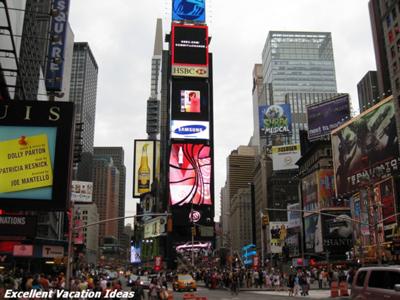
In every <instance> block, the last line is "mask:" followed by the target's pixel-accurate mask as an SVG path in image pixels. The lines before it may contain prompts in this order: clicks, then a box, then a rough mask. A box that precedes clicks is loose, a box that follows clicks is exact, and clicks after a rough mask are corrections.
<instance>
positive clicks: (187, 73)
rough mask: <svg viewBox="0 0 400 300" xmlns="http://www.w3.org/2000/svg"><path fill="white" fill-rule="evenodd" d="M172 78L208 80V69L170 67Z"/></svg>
mask: <svg viewBox="0 0 400 300" xmlns="http://www.w3.org/2000/svg"><path fill="white" fill-rule="evenodd" d="M171 74H172V76H180V77H199V78H208V67H195V66H172V70H171Z"/></svg>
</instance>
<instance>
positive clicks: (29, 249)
mask: <svg viewBox="0 0 400 300" xmlns="http://www.w3.org/2000/svg"><path fill="white" fill-rule="evenodd" d="M13 256H33V245H14V249H13Z"/></svg>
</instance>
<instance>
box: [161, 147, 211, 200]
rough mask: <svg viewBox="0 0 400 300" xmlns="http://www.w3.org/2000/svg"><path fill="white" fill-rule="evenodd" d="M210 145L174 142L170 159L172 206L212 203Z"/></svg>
mask: <svg viewBox="0 0 400 300" xmlns="http://www.w3.org/2000/svg"><path fill="white" fill-rule="evenodd" d="M210 154H211V153H210V146H207V145H203V144H172V146H171V152H170V159H169V190H170V203H171V205H172V206H175V205H178V206H182V205H184V204H195V205H212V204H213V203H212V199H211V194H210V191H211V190H210V182H211V156H210Z"/></svg>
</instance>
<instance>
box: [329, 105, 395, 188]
mask: <svg viewBox="0 0 400 300" xmlns="http://www.w3.org/2000/svg"><path fill="white" fill-rule="evenodd" d="M332 153H333V166H334V170H335V177H336V188H337V189H336V192H337V194H338V195H343V194H347V193H350V192H357V191H358V190H359V189H360V187H361V186H362V185H365V183H366V182H368V183H373V182H376V181H378V180H379V179H381V178H383V177H387V176H390V175H392V174H393V173H394V172H397V171H398V169H399V167H400V165H399V146H398V137H397V132H396V119H395V107H394V103H393V101H392V98H391V97H389V98H387V99H386V100H383V101H382V102H380V103H378V104H377V105H375V106H373V107H371V108H370V109H368V110H366V111H365V112H363V113H362V114H360V115H359V116H357V117H355V118H353V119H352V120H351V121H349V122H347V123H345V124H343V125H342V126H341V127H339V128H337V129H336V130H334V131H333V132H332Z"/></svg>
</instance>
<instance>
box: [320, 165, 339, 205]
mask: <svg viewBox="0 0 400 300" xmlns="http://www.w3.org/2000/svg"><path fill="white" fill-rule="evenodd" d="M318 203H319V208H321V209H322V208H329V207H337V206H339V205H338V203H337V201H336V198H335V176H334V173H333V169H320V170H319V171H318Z"/></svg>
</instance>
